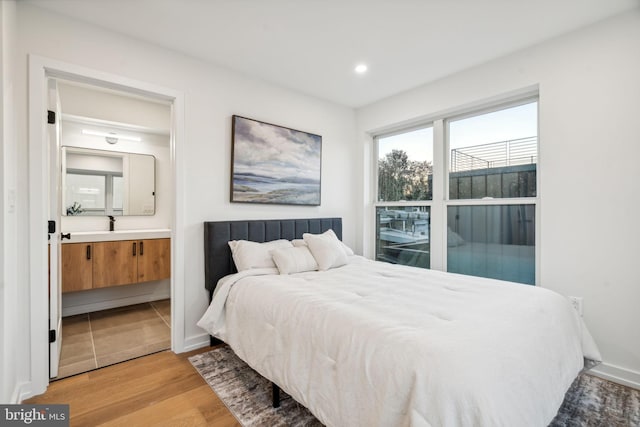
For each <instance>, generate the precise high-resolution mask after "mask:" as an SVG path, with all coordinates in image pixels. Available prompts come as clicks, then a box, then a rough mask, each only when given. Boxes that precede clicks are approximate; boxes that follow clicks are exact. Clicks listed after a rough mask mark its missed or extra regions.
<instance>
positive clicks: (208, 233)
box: [204, 218, 342, 293]
mask: <svg viewBox="0 0 640 427" xmlns="http://www.w3.org/2000/svg"><path fill="white" fill-rule="evenodd" d="M329 229H333V231H334V232H335V233H336V235H337V236H338V238H339V239H340V240H342V218H308V219H267V220H245V221H205V223H204V286H205V288H207V289H208V290H209V293H212V292H213V290H214V289H215V288H216V284H217V283H218V280H220V279H221V278H222V277H224V276H226V275H228V274H231V273H235V272H236V268H235V265H234V263H233V258H231V249H229V245H228V244H227V242H229V241H230V240H250V241H253V242H259V243H262V242H269V241H271V240H277V239H287V240H293V239H301V238H302V234H304V233H313V234H319V233H323V232H325V231H327V230H329Z"/></svg>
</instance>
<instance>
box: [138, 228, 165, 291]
mask: <svg viewBox="0 0 640 427" xmlns="http://www.w3.org/2000/svg"><path fill="white" fill-rule="evenodd" d="M138 244H139V248H138V282H148V281H150V280H160V279H168V278H169V277H171V239H149V240H141V241H139V242H138Z"/></svg>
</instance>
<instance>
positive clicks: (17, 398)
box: [9, 383, 34, 404]
mask: <svg viewBox="0 0 640 427" xmlns="http://www.w3.org/2000/svg"><path fill="white" fill-rule="evenodd" d="M33 396H34V394H33V392H32V391H31V390H30V383H20V384H17V385H16V388H15V389H14V390H13V394H12V395H11V402H9V403H10V404H20V403H22V401H23V400H26V399H28V398H30V397H33Z"/></svg>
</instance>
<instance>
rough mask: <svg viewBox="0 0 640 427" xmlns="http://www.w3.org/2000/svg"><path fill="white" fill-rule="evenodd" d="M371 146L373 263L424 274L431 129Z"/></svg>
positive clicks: (390, 137)
mask: <svg viewBox="0 0 640 427" xmlns="http://www.w3.org/2000/svg"><path fill="white" fill-rule="evenodd" d="M377 141H378V144H377V149H378V191H377V198H378V207H377V208H376V259H378V260H381V261H388V262H392V263H399V264H406V265H413V266H417V267H424V268H430V266H431V262H430V253H429V252H430V251H429V246H430V242H429V234H430V218H429V212H430V203H431V200H432V199H433V191H432V189H433V182H432V178H433V128H432V127H421V128H418V129H412V130H407V131H405V132H401V133H397V134H393V135H388V136H384V137H380V138H378V139H377ZM398 202H402V204H398Z"/></svg>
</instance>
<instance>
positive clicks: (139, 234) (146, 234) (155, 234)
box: [62, 228, 171, 244]
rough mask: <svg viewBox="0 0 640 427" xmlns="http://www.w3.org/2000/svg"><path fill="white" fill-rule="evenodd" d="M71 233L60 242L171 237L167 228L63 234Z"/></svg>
mask: <svg viewBox="0 0 640 427" xmlns="http://www.w3.org/2000/svg"><path fill="white" fill-rule="evenodd" d="M67 233H71V239H64V240H62V243H63V244H64V243H84V242H105V241H115V240H138V239H163V238H167V237H171V230H170V229H168V228H160V229H149V230H115V231H64V232H63V234H67Z"/></svg>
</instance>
